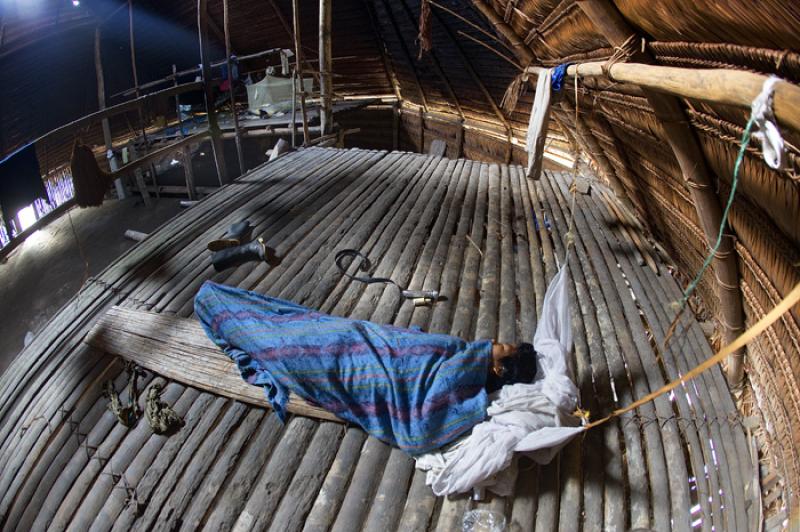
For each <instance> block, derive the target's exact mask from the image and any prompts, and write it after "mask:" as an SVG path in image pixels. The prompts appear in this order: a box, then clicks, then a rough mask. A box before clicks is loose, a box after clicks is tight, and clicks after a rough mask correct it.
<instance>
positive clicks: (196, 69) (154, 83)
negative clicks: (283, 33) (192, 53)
mask: <svg viewBox="0 0 800 532" xmlns="http://www.w3.org/2000/svg"><path fill="white" fill-rule="evenodd" d="M284 49H285V48H270V49H268V50H264V51H261V52H256V53H254V54H248V55H240V56H236V59H237V60H238V61H239V62H240V63H242V62H244V61H249V60H250V59H259V58H261V57H266V56H268V55H274V54H278V53H280V51H281V50H284ZM226 63H227V61H226V60H225V59H222V60H220V61H213V62H212V63H211V68H217V67H220V66H222V65H224V64H226ZM199 73H200V68H199V67H194V68H187V69H186V70H180V71H178V72H175V73H174V74H169V75H168V76H165V77H163V78H161V79H157V80H154V81H150V82H148V83H143V84H142V85H139V90H140V91H142V90H145V89H152V88H153V87H157V86H159V85H162V84H164V83H168V82H172V81H175V80H176V79H178V78H182V77H184V76H189V75H191V74H199ZM135 92H136V89H133V88H132V89H125V90H124V91H120V92H116V93H114V94H112V95H111V96H109V98H118V97H120V96H130V95H131V94H134V93H135Z"/></svg>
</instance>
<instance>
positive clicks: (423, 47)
mask: <svg viewBox="0 0 800 532" xmlns="http://www.w3.org/2000/svg"><path fill="white" fill-rule="evenodd" d="M417 41H418V42H419V56H417V59H422V54H423V53H425V52H430V51H431V48H432V47H433V43H432V42H431V4H430V2H429V1H428V0H422V4H421V5H420V10H419V35H418V36H417Z"/></svg>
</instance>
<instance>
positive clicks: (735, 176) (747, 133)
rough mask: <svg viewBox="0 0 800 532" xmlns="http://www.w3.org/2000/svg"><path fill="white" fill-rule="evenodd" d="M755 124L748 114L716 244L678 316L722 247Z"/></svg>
mask: <svg viewBox="0 0 800 532" xmlns="http://www.w3.org/2000/svg"><path fill="white" fill-rule="evenodd" d="M754 122H755V117H754V115H753V113H750V119H749V120H748V121H747V127H745V128H744V133H743V134H742V146H741V148H739V155H738V156H737V157H736V163H735V164H734V165H733V180H732V182H731V193H730V194H729V195H728V204H727V205H725V210H724V211H723V212H722V221H721V222H720V224H719V233H718V234H717V242H716V243H715V244H714V247H713V248H712V250H711V252H710V253H709V254H708V256H707V257H706V260H705V261H704V262H703V267H702V268H700V271H699V272H698V274H697V276H696V277H695V278H694V280H693V281H692V282H691V283H689V286H688V287H687V288H686V291H685V292H684V293H683V299H682V300H681V303H680V308H679V309H678V314H679V315H680V313H681V312H682V311H683V309H684V308H685V307H686V303H687V302H688V301H689V296H690V295H691V294H692V292H694V290H695V288H697V285H698V284H700V279H701V278H702V277H703V274H705V272H706V270H707V269H708V267H709V265H710V264H711V261H712V260H714V255H716V254H717V251H718V250H719V247H720V245H722V237H723V234H724V231H725V226H726V225H728V212H729V211H730V210H731V205H733V198H734V196H735V195H736V186H737V185H738V184H739V169H740V168H741V166H742V161H743V160H744V155H745V153H746V151H747V146H748V145H749V144H750V138H751V136H752V129H753V123H754Z"/></svg>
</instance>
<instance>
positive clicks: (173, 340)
mask: <svg viewBox="0 0 800 532" xmlns="http://www.w3.org/2000/svg"><path fill="white" fill-rule="evenodd" d="M85 342H86V343H88V344H89V345H90V346H93V347H95V348H97V349H101V350H103V351H105V352H107V353H111V354H115V355H118V356H121V357H122V358H124V359H126V360H131V361H133V362H136V363H137V364H139V365H140V366H142V367H143V368H146V369H149V370H151V371H154V372H156V373H158V374H159V375H163V376H165V377H168V378H170V379H174V380H176V381H178V382H182V383H184V384H186V385H188V386H196V387H198V388H200V389H202V390H207V391H209V392H212V393H215V394H217V395H221V396H223V397H230V398H231V399H235V400H237V401H242V402H245V403H248V404H252V405H256V406H260V407H269V402H268V401H267V399H266V397H265V395H264V391H263V390H262V389H261V388H259V387H258V386H252V385H249V384H247V383H246V382H244V380H243V379H242V377H241V375H240V373H239V370H238V368H236V364H235V363H234V362H233V361H232V360H231V359H230V358H229V357H228V356H227V355H226V354H225V353H224V352H223V351H221V350H220V349H219V347H217V346H216V345H215V344H214V343H213V342H212V341H211V340H210V339H209V338H208V337H207V336H206V334H205V331H204V330H203V327H202V326H201V325H200V323H198V322H197V321H196V320H190V319H185V318H175V317H172V316H165V315H162V314H156V313H154V312H147V311H141V310H131V309H126V308H122V307H112V308H111V309H109V310H108V312H106V313H105V314H104V315H103V316H101V317H100V318H99V319H98V321H97V323H96V324H95V326H94V327H92V330H91V331H90V332H89V334H88V335H87V336H86V339H85ZM287 410H288V411H289V412H292V413H294V414H300V415H304V416H310V417H314V418H317V419H327V420H332V421H338V420H339V419H338V418H337V417H336V416H334V415H333V414H331V413H329V412H327V411H325V410H323V409H321V408H319V407H316V406H313V405H311V404H309V403H307V402H306V401H303V400H302V399H300V398H299V397H297V396H291V397H290V398H289V403H288V404H287Z"/></svg>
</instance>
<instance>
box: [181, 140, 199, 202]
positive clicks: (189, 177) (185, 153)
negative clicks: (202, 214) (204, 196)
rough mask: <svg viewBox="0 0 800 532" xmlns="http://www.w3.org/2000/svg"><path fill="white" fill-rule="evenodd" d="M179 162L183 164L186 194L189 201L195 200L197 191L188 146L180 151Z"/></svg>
mask: <svg viewBox="0 0 800 532" xmlns="http://www.w3.org/2000/svg"><path fill="white" fill-rule="evenodd" d="M181 160H182V161H181V162H183V175H184V177H185V178H186V193H187V195H188V196H189V201H194V200H196V199H197V189H196V188H195V186H194V168H193V167H192V150H191V149H190V148H189V146H184V147H183V149H182V150H181Z"/></svg>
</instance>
